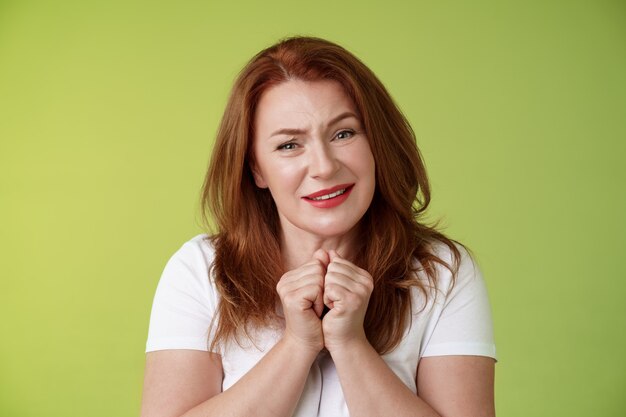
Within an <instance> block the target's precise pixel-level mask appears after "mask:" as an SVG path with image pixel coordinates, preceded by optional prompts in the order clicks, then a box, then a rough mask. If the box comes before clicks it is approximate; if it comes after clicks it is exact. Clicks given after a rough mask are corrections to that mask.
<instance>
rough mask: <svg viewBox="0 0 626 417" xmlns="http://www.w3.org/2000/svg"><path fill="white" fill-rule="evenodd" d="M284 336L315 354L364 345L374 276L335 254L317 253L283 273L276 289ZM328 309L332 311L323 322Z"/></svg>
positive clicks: (333, 252) (321, 250) (332, 252)
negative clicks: (323, 350) (321, 351)
mask: <svg viewBox="0 0 626 417" xmlns="http://www.w3.org/2000/svg"><path fill="white" fill-rule="evenodd" d="M276 289H277V291H278V295H279V297H280V300H281V303H282V307H283V312H284V315H285V324H286V328H285V337H290V338H294V339H295V340H296V341H297V342H298V343H299V344H300V345H302V346H304V347H307V348H310V349H312V350H314V351H316V352H319V351H320V350H322V348H323V347H326V349H328V351H329V352H331V353H332V352H333V350H335V349H340V348H342V347H345V346H347V345H348V344H349V343H353V342H357V343H360V342H363V343H366V342H367V339H366V337H365V330H364V328H363V320H364V319H365V313H366V311H367V305H368V303H369V298H370V295H371V293H372V290H373V289H374V281H373V279H372V276H371V275H370V274H369V273H368V272H367V271H365V270H364V269H361V268H359V267H358V266H356V265H354V264H353V263H352V262H350V261H348V260H347V259H344V258H342V257H341V256H339V254H337V252H335V251H333V250H331V251H329V252H326V251H324V250H323V249H319V250H318V251H316V252H315V254H314V255H313V259H312V260H311V261H310V262H307V263H306V264H304V265H302V266H300V267H299V268H296V269H294V270H291V271H289V272H287V273H285V274H284V275H283V276H282V277H281V279H280V281H279V282H278V285H277V286H276ZM324 305H326V306H327V307H328V308H329V309H330V310H329V311H328V313H326V314H325V315H324V317H323V318H322V311H323V310H324Z"/></svg>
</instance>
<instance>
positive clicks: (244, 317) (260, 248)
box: [202, 37, 460, 353]
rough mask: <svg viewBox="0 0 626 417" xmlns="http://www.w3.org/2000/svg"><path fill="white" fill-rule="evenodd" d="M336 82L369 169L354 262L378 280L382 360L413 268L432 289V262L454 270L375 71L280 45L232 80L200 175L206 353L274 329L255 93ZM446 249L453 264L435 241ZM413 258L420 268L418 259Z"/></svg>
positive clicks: (303, 47)
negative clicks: (211, 285)
mask: <svg viewBox="0 0 626 417" xmlns="http://www.w3.org/2000/svg"><path fill="white" fill-rule="evenodd" d="M292 79H299V80H304V81H315V80H334V81H337V82H338V83H340V84H341V85H342V86H343V88H344V89H345V92H346V93H347V94H348V96H349V97H350V98H351V99H352V100H353V101H354V103H355V105H356V107H357V109H358V111H359V114H360V116H361V118H362V122H363V127H364V130H365V134H366V135H367V137H368V140H369V143H370V148H371V151H372V154H373V156H374V160H375V163H376V190H375V193H374V197H373V200H372V203H371V205H370V207H369V209H368V210H367V212H366V213H365V215H364V216H363V218H362V219H361V221H360V223H359V228H358V232H359V235H360V238H359V239H357V242H359V244H360V246H359V247H358V248H356V249H357V250H356V253H357V256H356V259H353V260H352V261H353V262H354V263H355V264H356V265H358V266H360V267H361V268H363V269H365V270H367V271H368V272H369V273H370V274H371V275H372V277H374V280H375V286H374V291H373V292H372V295H371V297H370V301H369V305H368V310H367V314H366V317H365V323H364V326H365V332H366V335H367V337H368V340H369V341H370V343H371V344H372V346H374V347H375V348H376V350H377V351H378V352H379V353H385V352H388V351H390V350H391V349H393V348H394V347H395V346H396V345H397V344H398V343H399V342H400V339H401V338H402V335H403V332H404V329H405V326H406V325H407V324H408V323H407V320H410V312H411V295H410V288H411V287H413V286H416V287H418V288H419V289H420V290H421V291H422V294H423V295H424V297H427V296H428V291H427V290H426V288H425V284H424V283H423V282H420V281H419V280H418V279H417V275H416V274H417V273H418V271H417V270H416V265H419V266H420V269H422V272H425V274H426V276H427V277H428V281H429V286H432V285H434V284H435V281H436V279H437V277H436V272H435V271H436V269H435V266H436V264H441V265H443V266H445V267H446V268H448V269H449V270H450V271H451V272H452V274H453V275H455V274H456V273H457V271H458V265H459V262H460V252H459V249H458V248H457V247H456V246H455V243H457V244H459V245H460V243H459V242H456V241H454V240H452V239H449V238H447V237H446V236H445V235H443V234H442V233H441V232H439V231H437V230H436V225H434V226H428V225H426V223H425V222H424V221H423V216H424V212H425V210H426V209H427V208H428V205H429V203H430V188H429V185H428V178H427V175H426V169H425V166H424V162H423V160H422V158H421V155H420V152H419V150H418V148H417V145H416V142H415V134H414V132H413V130H412V129H411V126H410V125H409V123H408V121H407V120H406V118H405V117H404V115H403V114H402V113H401V111H400V110H399V109H398V107H397V106H396V105H395V103H394V101H393V99H392V98H391V96H390V95H389V93H388V92H387V90H386V89H385V87H384V86H383V84H382V83H381V82H380V81H379V80H378V78H377V77H376V76H375V75H374V73H373V72H372V71H371V70H370V69H369V68H368V67H367V66H365V65H364V64H363V63H362V62H361V61H360V60H359V59H358V58H356V57H355V56H354V55H352V54H351V53H350V52H348V51H347V50H346V49H344V48H342V47H341V46H339V45H337V44H334V43H332V42H329V41H326V40H323V39H319V38H312V37H294V38H288V39H285V40H282V41H280V42H278V43H277V44H275V45H273V46H271V47H269V48H267V49H264V50H263V51H261V52H259V53H258V54H257V55H256V56H254V57H253V58H252V59H251V60H250V62H249V63H248V64H247V65H246V66H245V67H244V68H243V70H242V71H241V73H240V74H239V76H238V78H237V79H236V81H235V83H234V85H233V88H232V91H231V94H230V97H229V99H228V103H227V105H226V109H225V111H224V116H223V118H222V121H221V124H220V127H219V130H218V133H217V138H216V142H215V146H214V149H213V155H212V159H211V163H210V166H209V169H208V172H207V174H206V178H205V182H204V186H203V193H202V208H203V215H204V219H205V222H206V224H207V225H208V224H210V223H211V221H210V219H212V220H213V221H214V224H215V229H214V232H215V234H214V235H213V236H212V237H211V239H212V242H213V245H214V247H215V261H214V263H213V265H212V273H213V274H214V279H215V283H216V286H217V289H218V291H219V293H220V295H221V299H220V303H219V306H218V312H217V313H218V314H217V316H216V317H217V318H218V320H217V327H216V332H215V334H214V339H213V341H212V347H215V346H216V345H217V344H218V343H221V342H225V341H227V340H229V339H232V338H235V339H236V340H239V339H238V337H239V336H240V335H242V333H243V334H246V335H249V333H248V329H250V328H251V327H250V326H252V327H253V328H258V327H263V326H268V325H271V324H272V323H273V322H274V320H275V318H276V313H275V308H276V302H277V293H276V283H277V281H278V279H279V278H280V277H281V276H282V274H283V273H284V272H285V271H284V268H283V265H282V264H281V259H282V258H281V255H280V242H279V234H278V232H279V227H280V225H279V220H278V214H277V211H276V206H275V204H274V201H273V200H272V197H271V195H270V193H269V191H268V190H267V189H260V188H258V187H256V185H255V183H254V179H253V176H252V172H251V169H250V154H251V152H250V147H251V142H252V138H253V134H254V126H253V120H254V114H255V110H256V106H257V104H258V102H259V99H260V97H261V95H262V94H263V93H264V92H265V91H266V90H267V89H269V88H271V87H272V86H275V85H277V84H280V83H284V82H286V81H288V80H292ZM435 242H441V243H444V244H445V245H447V246H448V247H449V248H450V251H451V253H452V258H451V259H452V260H453V262H452V265H451V264H449V263H448V262H446V261H445V260H444V259H441V258H439V257H437V256H436V254H435V252H434V250H433V244H434V243H435ZM416 261H419V262H416Z"/></svg>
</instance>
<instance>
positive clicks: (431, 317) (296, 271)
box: [142, 37, 495, 417]
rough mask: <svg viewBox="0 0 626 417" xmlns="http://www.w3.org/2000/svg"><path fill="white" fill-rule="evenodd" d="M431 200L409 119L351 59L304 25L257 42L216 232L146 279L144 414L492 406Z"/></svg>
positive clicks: (206, 197) (222, 158) (488, 339)
mask: <svg viewBox="0 0 626 417" xmlns="http://www.w3.org/2000/svg"><path fill="white" fill-rule="evenodd" d="M429 201H430V192H429V187H428V182H427V177H426V171H425V168H424V164H423V162H422V160H421V157H420V154H419V151H418V149H417V147H416V145H415V138H414V134H413V131H412V130H411V128H410V126H409V124H408V122H407V121H406V119H405V118H404V117H403V116H402V114H401V113H400V111H399V110H398V108H397V107H396V106H395V105H394V103H393V101H392V99H391V97H390V96H389V94H388V93H387V91H386V90H385V88H384V87H383V85H382V84H381V83H380V82H379V81H378V79H377V78H376V77H375V75H374V74H373V73H372V72H371V71H370V70H369V69H368V68H367V67H366V66H365V65H364V64H363V63H361V62H360V61H359V60H358V59H357V58H355V57H354V56H353V55H352V54H350V53H349V52H348V51H346V50H345V49H343V48H342V47H340V46H338V45H336V44H333V43H331V42H328V41H325V40H322V39H317V38H307V37H296V38H290V39H286V40H284V41H282V42H279V43H278V44H276V45H274V46H272V47H270V48H268V49H265V50H264V51H261V52H260V53H259V54H258V55H256V56H255V57H254V58H253V59H252V60H251V61H250V62H249V63H248V65H247V66H246V67H245V68H244V69H243V71H242V72H241V74H240V75H239V77H238V79H237V80H236V82H235V84H234V87H233V90H232V93H231V95H230V98H229V100H228V104H227V107H226V111H225V113H224V117H223V119H222V123H221V126H220V129H219V132H218V135H217V140H216V144H215V148H214V151H213V156H212V161H211V164H210V168H209V171H208V173H207V176H206V180H205V184H204V192H203V204H204V208H205V211H204V212H205V213H208V217H210V218H212V219H213V221H214V222H215V225H216V233H215V234H214V235H213V236H211V237H208V236H206V235H200V236H197V237H195V238H193V239H192V240H191V241H189V242H187V243H186V244H185V245H183V247H182V248H181V249H180V250H179V251H178V252H177V253H176V254H175V255H174V256H173V257H172V259H171V260H170V261H169V262H168V264H167V266H166V268H165V271H164V272H163V276H162V277H161V281H160V283H159V286H158V289H157V292H156V295H155V299H154V305H153V309H152V316H151V322H150V332H149V336H148V343H147V349H146V350H147V352H148V354H147V361H146V374H145V383H144V396H143V403H142V415H143V416H146V417H147V416H151V417H152V416H180V415H185V416H213V415H216V416H217V415H219V416H225V415H228V416H292V415H294V416H317V415H319V416H348V415H350V416H352V417H358V416H377V417H380V416H416V415H420V416H439V415H441V416H444V415H445V416H492V415H494V414H495V412H494V405H493V379H494V362H495V360H494V358H495V347H494V344H493V336H492V327H491V317H490V312H489V304H488V301H487V296H486V291H485V287H484V283H483V281H482V278H481V274H480V270H479V269H478V268H477V267H476V266H475V265H474V263H473V261H472V258H471V257H470V256H469V253H468V252H467V250H466V249H465V248H464V247H463V246H462V245H461V244H459V243H458V242H456V241H453V240H451V239H448V238H447V237H445V236H444V235H443V234H441V233H440V232H438V231H436V229H435V228H434V227H430V226H426V225H425V224H424V222H421V221H420V220H421V217H422V215H423V213H424V211H425V210H426V208H427V207H428V204H429ZM418 365H419V366H418Z"/></svg>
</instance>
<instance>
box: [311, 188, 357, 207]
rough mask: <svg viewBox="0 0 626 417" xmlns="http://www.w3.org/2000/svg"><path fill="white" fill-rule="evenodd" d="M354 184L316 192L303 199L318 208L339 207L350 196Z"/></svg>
mask: <svg viewBox="0 0 626 417" xmlns="http://www.w3.org/2000/svg"><path fill="white" fill-rule="evenodd" d="M353 187H354V184H340V185H337V186H335V187H332V188H326V189H324V190H319V191H316V192H314V193H312V194H309V195H307V196H304V197H302V199H303V200H305V201H306V202H307V203H309V204H311V205H312V206H314V207H317V208H332V207H337V206H338V205H340V204H341V203H343V202H344V201H346V199H347V198H348V196H349V195H350V192H351V191H352V188H353Z"/></svg>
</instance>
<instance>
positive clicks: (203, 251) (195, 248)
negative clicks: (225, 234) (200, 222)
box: [157, 234, 215, 304]
mask: <svg viewBox="0 0 626 417" xmlns="http://www.w3.org/2000/svg"><path fill="white" fill-rule="evenodd" d="M214 256H215V251H214V249H213V244H212V243H211V239H210V237H209V236H207V235H206V234H200V235H197V236H195V237H193V238H191V239H190V240H188V241H187V242H185V243H183V244H182V245H181V247H180V248H179V249H178V250H177V251H176V252H175V253H174V254H173V255H172V256H171V257H170V259H169V260H168V262H167V264H166V265H165V268H164V270H163V273H162V275H161V279H160V281H159V285H158V287H157V297H159V296H162V295H166V294H167V295H168V296H169V297H171V296H172V295H173V294H198V295H201V296H203V297H204V298H206V299H208V300H210V304H214V302H215V290H214V283H213V279H212V275H211V273H210V270H211V265H212V264H213V259H214Z"/></svg>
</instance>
